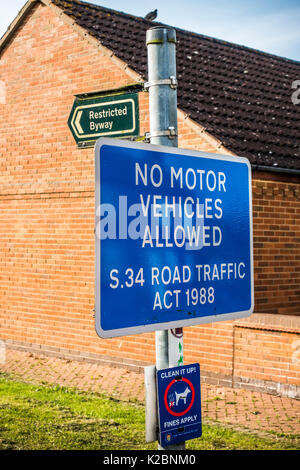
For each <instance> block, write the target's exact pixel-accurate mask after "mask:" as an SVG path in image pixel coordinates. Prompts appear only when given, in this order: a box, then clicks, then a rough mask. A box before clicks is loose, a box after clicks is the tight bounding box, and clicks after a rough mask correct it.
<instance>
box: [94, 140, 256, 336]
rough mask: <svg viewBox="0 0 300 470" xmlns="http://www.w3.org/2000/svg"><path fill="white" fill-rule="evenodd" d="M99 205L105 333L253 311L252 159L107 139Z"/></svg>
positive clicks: (100, 322)
mask: <svg viewBox="0 0 300 470" xmlns="http://www.w3.org/2000/svg"><path fill="white" fill-rule="evenodd" d="M95 201H96V207H95V228H96V230H95V237H96V239H95V245H96V264H95V266H96V272H95V292H96V302H95V304H96V331H97V333H98V334H99V336H101V337H103V338H107V337H113V336H124V335H129V334H137V333H143V332H146V331H153V330H159V329H160V330H163V329H172V328H182V327H185V326H191V325H196V324H200V323H211V322H214V321H219V320H232V319H236V318H241V317H245V316H248V315H250V314H251V313H252V311H253V254H252V201H251V167H250V164H249V161H248V160H247V159H245V158H240V157H231V156H225V155H217V154H208V153H203V152H195V151H192V150H183V149H178V148H170V147H162V146H156V145H147V144H142V143H136V142H128V141H126V142H125V141H121V140H119V141H118V140H114V139H107V138H101V139H99V140H98V141H97V144H96V147H95Z"/></svg>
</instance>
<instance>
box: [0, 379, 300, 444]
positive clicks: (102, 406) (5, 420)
mask: <svg viewBox="0 0 300 470" xmlns="http://www.w3.org/2000/svg"><path fill="white" fill-rule="evenodd" d="M144 417H145V410H144V406H143V405H142V404H140V403H135V402H122V401H119V400H117V399H114V398H110V397H107V396H103V395H100V394H96V393H87V392H81V391H78V390H74V389H68V388H64V387H60V386H51V385H46V384H42V385H39V386H37V385H32V384H29V383H24V382H20V381H16V380H14V379H12V378H11V377H9V376H5V377H4V376H0V450H4V449H6V450H16V449H19V450H58V449H59V450H92V449H97V450H156V449H157V443H151V444H145V422H144V419H145V418H144ZM186 448H187V449H190V450H217V449H221V450H225V449H231V450H233V449H239V450H258V449H261V450H284V449H286V450H293V449H294V450H296V449H299V442H297V440H296V439H293V438H289V439H287V438H283V437H279V436H276V435H275V436H272V435H270V437H268V438H262V437H258V436H255V435H253V434H250V433H245V432H244V433H242V432H237V431H233V430H231V429H228V428H224V427H221V426H216V425H207V424H205V425H204V426H203V435H202V437H201V438H199V439H194V440H191V441H187V443H186Z"/></svg>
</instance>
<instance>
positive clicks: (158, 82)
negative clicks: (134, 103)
mask: <svg viewBox="0 0 300 470" xmlns="http://www.w3.org/2000/svg"><path fill="white" fill-rule="evenodd" d="M160 85H168V86H169V87H170V88H172V90H176V89H177V85H178V81H177V79H176V77H174V76H173V75H172V76H171V77H170V78H165V79H161V80H152V81H151V82H145V83H144V90H145V91H148V90H149V88H150V87H152V86H160Z"/></svg>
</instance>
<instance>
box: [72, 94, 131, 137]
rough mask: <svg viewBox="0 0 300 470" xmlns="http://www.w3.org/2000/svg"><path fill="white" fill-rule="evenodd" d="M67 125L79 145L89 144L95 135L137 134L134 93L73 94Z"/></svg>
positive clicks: (119, 135)
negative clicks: (84, 95) (74, 96)
mask: <svg viewBox="0 0 300 470" xmlns="http://www.w3.org/2000/svg"><path fill="white" fill-rule="evenodd" d="M68 126H69V128H70V130H71V132H72V134H73V137H74V139H75V141H76V143H77V144H78V145H79V146H88V145H93V144H94V143H95V141H96V140H97V139H98V138H99V137H102V136H103V137H104V136H106V137H119V138H120V137H133V136H138V135H139V106H138V95H137V93H127V94H115V95H105V96H101V97H89V98H80V97H76V99H75V101H74V104H73V107H72V111H71V114H70V117H69V120H68Z"/></svg>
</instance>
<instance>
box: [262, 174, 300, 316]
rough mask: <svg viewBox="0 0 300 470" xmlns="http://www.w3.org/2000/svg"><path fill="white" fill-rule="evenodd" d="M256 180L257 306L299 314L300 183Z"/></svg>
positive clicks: (269, 311)
mask: <svg viewBox="0 0 300 470" xmlns="http://www.w3.org/2000/svg"><path fill="white" fill-rule="evenodd" d="M299 182H300V181H298V183H296V182H294V183H287V182H283V181H270V180H263V179H261V180H256V181H254V184H253V237H254V260H255V263H254V267H255V270H254V272H255V310H256V311H257V312H268V313H282V314H297V315H300V185H299Z"/></svg>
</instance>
